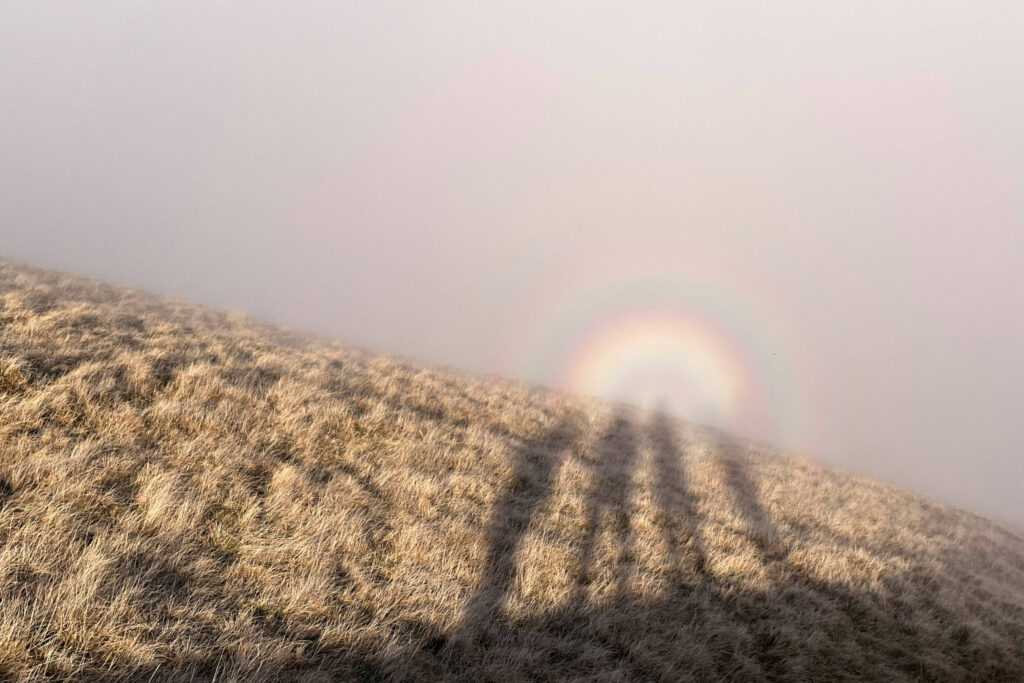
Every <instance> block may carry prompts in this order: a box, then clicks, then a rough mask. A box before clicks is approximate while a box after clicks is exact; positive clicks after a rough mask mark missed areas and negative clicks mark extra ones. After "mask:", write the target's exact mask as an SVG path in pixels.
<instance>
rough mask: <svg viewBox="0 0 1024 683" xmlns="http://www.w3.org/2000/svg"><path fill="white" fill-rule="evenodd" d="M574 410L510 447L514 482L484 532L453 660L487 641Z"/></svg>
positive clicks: (571, 434)
mask: <svg viewBox="0 0 1024 683" xmlns="http://www.w3.org/2000/svg"><path fill="white" fill-rule="evenodd" d="M578 419H579V418H578V416H577V415H575V414H572V413H570V414H567V415H565V416H563V417H562V418H561V419H559V420H558V422H557V423H556V424H555V425H554V426H553V427H552V428H551V429H549V430H548V431H547V432H546V433H545V434H544V435H543V436H542V437H541V438H539V439H535V440H532V441H529V442H527V443H524V444H522V445H521V446H520V447H519V448H518V449H517V450H515V451H514V452H513V455H512V461H513V465H512V467H513V476H512V484H511V485H510V486H509V487H508V489H507V490H506V491H505V494H504V495H503V496H502V497H501V499H500V500H499V501H498V503H497V504H496V505H495V507H494V512H493V515H492V517H491V521H490V524H489V526H488V529H487V532H486V538H487V559H486V560H485V562H484V566H483V569H482V571H481V581H480V586H479V588H478V589H477V591H476V593H475V594H474V595H473V597H472V598H471V599H470V600H469V602H468V603H467V605H466V607H465V609H464V611H463V617H462V620H461V623H460V625H459V627H458V629H457V630H456V631H455V633H454V634H453V635H452V636H451V637H450V638H449V639H448V642H447V644H446V646H445V648H444V652H445V654H446V655H448V656H449V657H450V658H452V659H453V660H454V661H458V660H460V659H463V658H464V657H465V651H466V649H467V648H468V647H470V646H471V645H472V644H473V642H474V641H480V640H483V641H484V642H481V643H479V644H482V645H486V639H487V638H486V636H487V634H488V632H489V631H490V630H491V627H492V626H493V624H494V623H495V621H496V620H497V617H498V613H499V612H500V610H501V606H502V603H503V601H504V599H505V598H506V596H507V595H508V592H509V589H510V588H511V586H512V583H513V580H514V578H515V569H516V565H515V561H516V554H517V553H516V551H517V549H518V548H519V546H520V545H521V544H522V541H523V537H524V536H525V535H526V531H527V529H528V528H529V526H530V521H531V520H532V519H533V517H534V515H535V514H536V513H537V510H538V509H539V508H540V506H541V505H542V504H543V503H544V501H545V499H546V498H547V497H548V496H549V495H550V493H551V490H552V488H553V485H554V478H555V475H556V474H557V471H558V466H559V465H560V464H561V462H562V460H563V459H564V458H565V457H566V455H567V454H568V453H569V451H570V449H571V448H572V447H573V446H574V444H575V443H576V442H577V440H578V436H579V427H578Z"/></svg>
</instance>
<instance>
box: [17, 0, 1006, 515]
mask: <svg viewBox="0 0 1024 683" xmlns="http://www.w3.org/2000/svg"><path fill="white" fill-rule="evenodd" d="M0 254H3V255H5V256H8V257H14V258H20V259H24V260H28V261H31V262H34V263H36V264H38V265H42V266H47V267H59V268H64V269H69V270H73V271H77V272H81V273H84V274H88V275H93V276H98V277H101V278H104V279H107V280H110V281H114V282H119V283H126V284H135V285H139V286H143V287H145V288H148V289H151V290H154V291H157V292H161V293H169V294H177V295H182V296H185V297H188V298H191V299H194V300H197V301H200V302H205V303H209V304H213V305H216V306H220V307H228V308H238V309H243V310H245V311H248V312H250V313H252V314H255V315H257V316H259V317H262V318H265V319H269V320H274V321H279V322H282V323H286V324H290V325H293V326H296V327H300V328H304V329H310V330H314V331H319V332H324V333H327V334H329V335H331V336H334V337H337V338H339V339H342V340H345V341H350V342H353V343H357V344H360V345H363V346H368V347H373V348H378V349H381V350H386V351H391V352H398V353H401V354H404V355H407V356H412V357H415V358H421V359H425V360H429V361H435V362H440V363H444V364H449V365H454V366H457V367H461V368H466V369H469V370H474V371H484V372H495V373H500V374H503V375H510V376H515V377H521V378H526V379H529V380H534V381H539V382H543V383H546V384H554V385H558V386H564V387H567V388H569V389H572V390H575V391H584V392H593V393H602V394H605V395H609V396H612V397H615V398H624V399H627V400H633V401H637V402H653V401H663V402H665V404H666V405H668V406H669V407H670V408H671V409H673V410H675V411H676V412H680V413H682V414H684V416H689V417H691V418H694V419H699V420H703V421H706V422H711V423H713V424H717V425H719V426H722V427H726V428H729V429H732V430H734V431H736V432H738V433H741V434H744V435H747V436H751V437H755V438H759V439H764V440H768V441H771V442H773V443H776V444H778V445H781V446H783V447H786V448H789V449H793V450H796V451H798V452H804V453H808V454H811V455H815V456H819V457H820V458H822V459H825V460H828V461H831V462H836V463H839V464H843V465H846V466H849V467H852V468H854V469H856V470H859V471H863V472H866V473H869V474H872V475H875V476H878V477H881V478H884V479H887V480H889V481H893V482H896V483H898V484H901V485H905V486H910V487H912V488H915V489H917V490H921V491H925V492H929V493H932V494H935V495H938V496H939V497H941V498H944V499H946V500H949V501H952V502H954V503H958V504H960V505H964V506H967V507H970V508H973V509H976V510H978V511H981V512H986V513H990V514H996V515H999V516H1001V517H1003V518H1008V519H1014V520H1017V521H1018V522H1024V503H1022V502H1020V500H1019V497H1020V493H1021V489H1022V484H1024V458H1022V451H1021V444H1022V443H1024V416H1022V409H1024V341H1022V340H1024V3H1020V2H1019V1H1013V2H1005V3H1001V2H1000V3H997V2H990V3H989V2H981V3H968V2H958V3H948V2H932V1H929V2H892V1H891V0H887V1H886V2H860V3H822V2H785V3H755V2H750V3H731V2H725V3H719V2H714V3H699V4H698V3H693V4H684V3H676V2H672V3H604V2H596V3H595V2H578V3H558V2H542V3H527V2H516V3H487V2H464V3H456V2H440V3H427V2H407V3H390V2H365V3H341V2H277V3H267V2H251V1H248V2H237V3H222V2H209V1H206V0H204V1H202V2H198V1H197V2H185V1H182V0H178V1H175V2H164V3H156V2H121V3H112V2H98V1H96V2H88V3H79V2H66V3H50V2H41V1H38V0H33V1H26V2H11V1H7V2H2V3H0Z"/></svg>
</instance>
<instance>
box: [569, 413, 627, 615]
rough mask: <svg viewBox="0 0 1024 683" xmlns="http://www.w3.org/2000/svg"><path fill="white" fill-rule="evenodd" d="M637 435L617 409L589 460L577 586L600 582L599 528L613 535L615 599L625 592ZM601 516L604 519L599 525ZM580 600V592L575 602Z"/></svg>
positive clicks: (611, 574)
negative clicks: (591, 481)
mask: <svg viewBox="0 0 1024 683" xmlns="http://www.w3.org/2000/svg"><path fill="white" fill-rule="evenodd" d="M637 457H638V452H637V434H636V428H635V426H634V425H633V422H632V420H631V419H630V417H629V414H628V413H627V412H626V411H625V410H623V409H622V408H617V409H616V410H615V412H614V414H613V415H612V418H611V420H610V421H609V423H608V427H607V429H606V430H605V432H604V434H603V435H602V437H601V442H600V443H599V444H598V447H597V459H596V460H595V461H592V462H591V463H590V464H591V473H592V475H593V479H594V484H593V486H592V488H591V490H590V491H589V493H588V494H587V498H586V502H587V516H586V522H585V523H584V534H585V535H584V539H583V542H582V544H581V546H580V547H581V550H580V569H581V576H580V577H579V582H578V584H577V585H578V587H579V589H582V588H583V587H584V586H587V585H589V584H591V583H592V582H594V581H595V580H598V579H600V578H601V577H600V576H599V574H598V567H597V566H596V564H595V560H596V558H597V555H598V547H597V544H598V541H599V538H598V534H599V531H600V530H601V528H602V527H605V528H609V529H610V531H611V534H612V546H613V548H612V555H613V559H614V560H615V566H614V567H612V568H611V573H610V575H609V576H607V577H605V578H606V580H609V581H614V582H615V584H616V596H617V597H619V598H621V597H622V596H624V595H625V594H626V593H627V591H628V585H627V584H628V578H629V566H628V565H629V563H630V557H629V552H630V543H629V540H630V538H629V537H630V525H631V520H630V509H629V503H630V499H629V494H630V484H631V481H632V478H633V475H634V471H635V469H636V464H637ZM602 517H605V518H607V521H606V523H605V524H602V521H603V520H602ZM582 600H583V597H582V594H581V593H580V592H578V593H577V595H576V601H577V602H581V601H582Z"/></svg>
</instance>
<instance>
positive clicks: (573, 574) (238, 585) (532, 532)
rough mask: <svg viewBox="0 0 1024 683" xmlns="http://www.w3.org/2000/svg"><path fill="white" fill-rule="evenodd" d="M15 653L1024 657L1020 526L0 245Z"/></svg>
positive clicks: (158, 666) (616, 676)
mask: <svg viewBox="0 0 1024 683" xmlns="http://www.w3.org/2000/svg"><path fill="white" fill-rule="evenodd" d="M0 676H3V677H7V678H15V679H21V680H37V679H38V680H42V679H81V678H86V679H96V678H103V679H124V680H149V679H152V680H193V679H195V680H209V679H216V680H218V681H229V680H266V679H269V680H279V679H284V680H289V679H294V680H304V681H320V680H348V679H352V678H361V679H374V678H392V679H396V680H404V679H424V680H434V679H439V678H447V677H456V678H461V679H463V680H472V681H479V680H492V679H497V680H525V679H534V678H557V679H571V678H585V679H588V680H609V681H611V680H631V679H635V680H659V679H668V680H677V679H683V680H686V679H694V680H719V679H733V680H758V679H778V678H785V679H797V680H800V679H819V680H820V679H836V678H838V679H843V678H861V679H863V678H870V679H879V680H900V679H924V680H965V679H993V680H997V679H999V680H1024V540H1022V539H1021V538H1020V537H1018V536H1016V535H1014V534H1013V533H1011V532H1009V531H1007V530H1003V529H1001V528H1000V527H998V526H997V525H994V524H992V523H989V522H987V521H985V520H983V519H981V518H979V517H976V516H974V515H971V514H968V513H965V512H961V511H958V510H956V509H952V508H949V507H945V506H942V505H939V504H937V503H935V502H932V501H929V500H924V499H921V498H919V497H916V496H913V495H910V494H907V493H903V492H901V491H899V490H896V489H893V488H891V487H889V486H885V485H882V484H880V483H877V482H874V481H870V480H867V479H864V478H861V477H857V476H853V475H850V474H847V473H844V472H839V471H834V470H831V469H828V468H825V467H823V466H821V465H819V464H816V463H814V462H811V461H808V460H797V459H789V458H784V457H780V456H778V455H775V454H773V453H769V452H765V451H764V450H763V449H758V448H755V447H753V446H750V445H748V444H744V443H741V442H735V441H732V440H729V439H727V438H725V437H723V436H721V435H717V434H713V433H709V432H706V431H701V430H699V429H696V428H694V427H691V426H689V425H687V424H685V423H680V422H678V421H675V420H672V419H669V418H667V417H665V416H662V415H659V414H650V413H644V412H641V411H638V410H635V409H632V408H629V407H627V406H620V405H611V404H602V403H598V402H591V401H583V400H581V399H574V398H572V397H567V396H564V395H560V394H557V393H554V392H544V391H539V390H536V389H531V388H530V387H527V386H525V385H520V384H515V383H509V382H502V381H497V380H483V379H478V378H472V377H465V376H459V375H455V374H451V373H445V372H441V371H438V370H436V369H431V368H428V367H420V366H416V365H413V364H408V363H405V362H401V361H398V360H395V359H391V358H387V357H381V356H374V355H372V354H369V353H366V352H362V351H358V350H355V349H351V348H348V347H344V346H340V345H337V344H332V343H329V342H325V341H322V340H317V339H313V338H310V337H303V336H300V335H296V334H292V333H288V332H285V331H282V330H279V329H276V328H272V327H269V326H265V325H261V324H257V323H254V322H252V321H250V320H248V319H245V318H244V317H243V316H240V315H233V314H222V313H217V312H212V311H210V310H207V309H204V308H200V307H197V306H192V305H189V304H186V303H183V302H179V301H175V300H167V299H161V298H157V297H152V296H149V295H146V294H144V293H140V292H137V291H134V290H127V289H120V288H114V287H109V286H105V285H101V284H98V283H95V282H93V281H90V280H86V279H83V278H78V277H73V276H68V275H63V274H58V273H52V272H47V271H41V270H38V269H34V268H31V267H28V266H24V265H19V264H15V263H12V262H7V261H0Z"/></svg>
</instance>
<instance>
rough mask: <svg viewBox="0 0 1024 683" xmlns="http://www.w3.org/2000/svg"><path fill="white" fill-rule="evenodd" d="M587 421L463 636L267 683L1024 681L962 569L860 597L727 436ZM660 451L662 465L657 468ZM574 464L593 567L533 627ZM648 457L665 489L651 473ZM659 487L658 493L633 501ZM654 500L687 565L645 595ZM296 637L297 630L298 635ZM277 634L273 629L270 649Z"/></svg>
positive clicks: (496, 556)
mask: <svg viewBox="0 0 1024 683" xmlns="http://www.w3.org/2000/svg"><path fill="white" fill-rule="evenodd" d="M579 424H583V421H582V419H581V418H579V417H578V416H574V415H567V416H565V417H564V418H563V419H561V420H559V421H557V422H556V423H555V424H554V425H553V426H552V427H551V428H550V429H548V430H547V431H546V432H544V434H543V435H542V436H540V437H539V438H537V439H534V440H531V441H528V442H523V443H521V444H520V445H519V447H518V448H516V449H514V450H513V451H512V452H511V454H510V457H511V462H510V466H511V469H512V475H511V477H510V479H509V483H508V484H507V488H506V489H505V490H504V491H503V492H502V493H501V494H500V495H499V497H498V499H497V501H496V503H495V505H494V507H493V509H492V512H491V515H490V516H489V518H488V520H487V521H486V523H485V528H486V532H485V533H486V543H487V545H486V554H485V557H484V560H483V564H482V568H481V570H480V572H481V574H480V582H479V586H478V588H477V589H476V591H475V592H474V593H473V595H472V596H471V597H470V599H469V600H468V601H467V603H466V605H465V607H464V611H463V614H462V616H461V619H460V622H459V623H458V625H457V627H456V628H454V629H452V630H451V631H450V632H447V633H442V632H437V631H436V630H434V629H436V627H435V626H431V625H429V624H426V623H421V622H416V621H413V620H412V618H411V617H410V618H409V619H405V618H404V616H403V618H402V619H399V620H396V621H395V622H393V623H392V624H391V625H390V626H389V628H391V630H392V634H391V635H392V637H393V641H392V643H393V645H392V646H391V647H390V648H389V649H387V650H384V649H382V650H380V651H374V650H373V649H372V647H371V646H370V645H367V646H365V647H361V648H359V649H358V650H356V649H353V650H348V649H344V648H327V647H320V646H318V644H317V643H316V640H317V638H316V637H311V639H310V641H309V642H308V647H307V648H306V650H305V652H304V656H303V657H302V660H301V661H296V660H295V659H292V660H291V661H289V662H287V663H274V662H266V663H261V664H260V668H259V670H258V675H257V674H253V676H254V679H260V678H263V679H266V680H304V681H321V680H323V681H326V680H393V681H418V680H463V681H472V682H473V683H476V682H478V681H484V680H509V681H518V680H609V681H611V680H617V681H623V680H637V681H658V680H665V681H674V680H698V681H704V680H731V681H739V680H753V681H757V680H837V679H839V680H844V679H845V680H922V679H923V680H1024V678H1022V676H1024V645H1021V643H1024V634H1022V633H1019V631H1018V632H1013V631H1012V630H1009V629H1007V628H1006V627H1003V631H1002V632H1000V633H998V634H993V633H992V632H990V631H987V630H985V629H982V628H975V627H973V626H970V625H969V624H965V623H964V620H965V616H970V615H964V614H961V613H957V612H952V611H950V610H949V609H947V608H946V607H944V606H943V605H942V604H940V601H937V600H936V599H935V595H934V593H935V591H936V587H937V586H938V585H939V578H940V577H942V576H943V575H944V573H945V572H946V571H947V569H948V568H947V567H946V566H945V565H944V564H943V563H941V562H937V563H935V564H933V565H930V566H919V567H916V568H912V569H910V570H901V571H899V572H895V571H894V572H889V573H887V574H886V575H885V576H884V577H883V578H882V579H881V580H880V581H879V582H878V583H877V584H876V585H873V586H867V585H851V584H847V583H843V582H842V581H835V580H832V581H830V580H825V579H822V578H820V577H819V575H817V574H815V573H813V572H812V571H810V570H809V569H807V568H806V567H804V566H801V565H800V564H799V563H797V562H796V561H795V560H791V559H790V557H789V556H788V555H786V554H785V553H784V552H783V553H781V554H780V553H777V552H775V551H776V550H777V548H773V546H774V545H776V544H775V541H776V540H778V541H779V543H778V546H779V547H780V548H781V538H782V537H783V536H784V534H781V533H780V531H779V530H778V527H779V522H778V520H776V519H773V518H772V515H771V514H770V512H769V509H775V508H769V506H767V505H765V504H763V502H762V499H761V497H760V495H759V490H758V486H757V485H756V484H757V478H756V476H755V473H756V472H757V467H756V464H757V463H756V462H755V461H754V460H753V459H752V458H751V456H749V455H748V454H747V453H746V451H745V449H744V448H743V447H742V446H740V445H738V444H735V443H733V442H728V441H723V442H721V443H720V444H718V445H717V451H716V453H715V454H714V455H713V456H711V458H710V461H709V460H708V459H707V457H706V456H704V455H700V456H698V455H696V454H691V453H688V452H687V441H686V436H685V434H681V433H680V432H679V431H678V430H677V429H676V427H675V424H674V422H673V420H671V419H670V418H668V417H667V416H665V415H663V414H656V415H654V416H653V417H651V418H650V419H649V421H648V422H646V424H645V425H643V427H641V426H639V425H638V423H637V422H636V421H635V420H634V419H633V417H632V415H631V414H630V413H628V412H625V411H616V412H615V413H614V414H613V415H612V417H611V419H610V420H609V421H608V423H607V424H606V425H605V427H604V429H603V433H602V435H601V437H600V439H599V440H598V441H597V442H596V446H595V447H594V448H593V449H589V450H588V449H586V448H584V447H583V446H582V444H581V443H580V442H581V436H582V435H581V433H580V430H579V428H578V427H577V425H579ZM645 443H646V444H647V445H648V446H649V447H650V458H649V459H647V460H642V459H641V458H640V454H641V453H642V452H643V451H642V449H641V446H642V445H643V444H645ZM568 458H574V459H575V462H574V464H578V465H579V466H580V468H581V470H582V471H583V472H585V473H586V474H587V477H586V481H588V482H589V485H588V486H587V487H586V490H585V492H584V494H583V495H584V500H583V509H582V512H581V513H580V521H581V523H582V524H583V529H582V533H581V534H580V536H579V537H578V542H577V544H576V546H575V553H576V556H577V558H578V559H579V561H580V565H581V568H580V576H579V577H578V580H577V585H576V586H575V593H574V594H572V595H571V596H570V598H569V599H568V600H567V601H565V602H563V603H560V604H558V605H554V604H552V605H550V608H549V609H543V608H541V609H539V610H536V609H535V610H528V611H526V612H519V614H520V616H515V611H514V610H505V609H504V607H505V606H506V602H507V601H508V599H509V597H510V595H511V594H512V593H513V591H516V590H517V586H516V576H517V572H518V571H520V570H521V569H522V567H521V563H522V562H523V561H524V560H523V553H522V552H520V550H521V549H522V547H523V545H524V543H525V540H526V538H527V536H528V534H529V533H530V529H531V526H532V525H534V524H535V522H537V521H539V520H538V518H539V516H540V515H541V513H542V511H543V510H544V506H545V503H546V502H547V501H548V500H549V498H550V496H551V495H552V494H553V492H554V488H555V486H556V483H557V481H558V480H559V476H558V475H559V469H560V468H561V467H562V466H563V465H564V464H565V463H566V460H567V459H568ZM698 460H700V461H701V463H698V462H697V461H698ZM641 462H643V463H644V464H645V465H648V466H649V467H650V468H651V469H650V471H649V472H647V473H646V474H648V475H650V476H647V477H645V478H636V477H635V475H636V474H637V470H638V467H639V466H640V464H641ZM709 462H710V466H709ZM698 465H700V466H702V467H704V469H703V470H700V472H703V473H704V474H705V475H706V474H707V473H709V472H711V473H713V475H712V476H714V477H715V481H714V482H711V484H710V486H705V485H704V482H702V486H701V487H700V488H701V491H702V492H705V491H712V492H713V491H715V490H719V491H720V492H722V493H724V496H725V497H724V498H723V499H722V500H721V501H719V502H717V503H716V504H715V505H716V506H718V505H731V506H732V511H733V513H734V516H735V517H736V518H737V519H738V526H737V527H736V528H732V527H730V528H728V529H723V528H722V522H721V520H718V521H709V520H705V519H702V518H701V514H700V510H701V509H702V508H703V506H702V505H699V503H700V500H699V499H698V498H697V496H696V492H695V489H696V488H697V487H695V486H694V474H695V471H696V470H697V467H698ZM641 481H642V482H645V483H646V485H649V486H650V487H651V489H650V490H649V491H644V490H638V489H636V487H632V488H633V491H632V492H631V491H630V488H631V484H632V483H634V482H641ZM647 493H649V494H650V496H651V509H652V510H653V511H654V517H655V520H654V524H655V526H657V527H659V530H658V531H657V532H650V533H652V534H655V535H656V534H658V533H660V534H661V536H662V542H661V546H660V548H659V549H658V550H657V553H658V554H659V555H661V556H662V559H663V560H664V562H665V564H666V565H668V566H669V567H670V569H669V571H668V575H667V577H662V583H661V584H660V585H659V586H658V587H657V589H656V590H646V591H645V590H644V589H643V587H642V586H636V587H633V586H632V585H631V583H630V578H631V576H630V571H631V566H632V563H633V558H632V557H631V555H632V554H633V553H634V551H637V550H638V549H636V548H633V547H632V546H633V545H634V544H636V543H639V538H640V535H639V533H640V529H639V523H638V521H637V520H633V519H631V517H630V516H631V514H632V511H633V509H634V505H635V503H636V498H637V497H638V496H643V495H646V494H647ZM708 495H714V494H713V493H709V494H708ZM726 501H728V502H726ZM712 524H714V525H717V527H714V526H712ZM537 528H540V527H537ZM714 533H720V534H724V535H725V538H726V540H725V541H723V540H722V539H721V538H719V539H716V538H715V537H714V536H713V535H712V534H714ZM730 534H732V536H730ZM741 536H742V537H746V540H739V541H738V543H737V545H742V544H744V543H746V544H749V546H753V547H754V548H755V549H756V551H757V552H756V556H757V557H756V559H754V560H753V561H754V562H760V563H761V564H762V565H764V566H768V565H771V566H772V567H773V568H774V569H776V570H777V571H775V572H774V573H773V574H772V576H771V578H770V579H769V580H768V581H767V582H766V583H765V584H764V585H762V586H752V585H751V584H750V583H748V582H744V581H739V580H735V579H734V578H732V577H730V575H729V571H728V569H727V568H726V570H725V571H723V570H722V567H721V564H722V563H723V562H725V563H726V565H727V564H728V561H729V558H728V557H725V558H724V559H723V556H722V555H723V553H724V554H725V555H729V554H730V552H735V547H733V548H730V547H729V545H730V544H731V543H733V542H734V540H736V539H738V537H741ZM652 537H653V536H649V537H648V538H652ZM606 541H607V542H606ZM748 560H749V554H748ZM948 562H949V564H950V565H957V564H959V563H961V562H963V560H960V559H956V558H949V559H948ZM712 565H714V567H713V566H712ZM713 569H714V571H713ZM165 583H166V585H164V584H159V585H156V584H155V585H154V586H153V591H154V592H157V593H161V592H163V593H167V592H170V593H171V594H174V595H176V594H178V593H180V592H181V581H179V580H177V579H176V578H175V577H173V576H171V577H170V579H169V580H167V581H165ZM518 597H520V596H517V598H518ZM1007 609H1010V608H1007ZM1006 618H1007V619H1008V620H1010V619H1013V618H1014V617H1012V615H1011V616H1010V617H1006ZM1013 623H1017V622H1013ZM279 627H280V628H281V629H284V630H283V631H282V633H284V634H286V635H287V629H286V627H287V624H280V625H279ZM277 628H278V625H275V624H272V623H268V624H267V625H266V629H267V630H268V633H267V637H268V639H269V638H271V637H272V636H274V635H275V634H276V630H275V629H277ZM1011 628H1012V627H1011ZM1015 635H1016V636H1020V637H1016V638H1014V636H1015ZM225 657H227V655H226V653H225ZM225 666H228V667H229V666H230V662H229V661H227V659H216V660H209V661H203V662H194V663H191V664H185V665H181V664H179V665H178V670H177V671H174V672H169V671H164V670H154V671H152V672H151V671H140V670H136V671H134V672H131V671H129V672H118V673H120V674H121V677H122V680H144V679H146V678H148V675H143V674H149V673H153V674H154V675H155V678H154V680H191V679H192V678H193V677H194V678H195V679H196V680H212V679H216V680H220V677H219V676H218V675H217V672H218V671H219V670H221V669H222V668H223V667H225Z"/></svg>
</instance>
